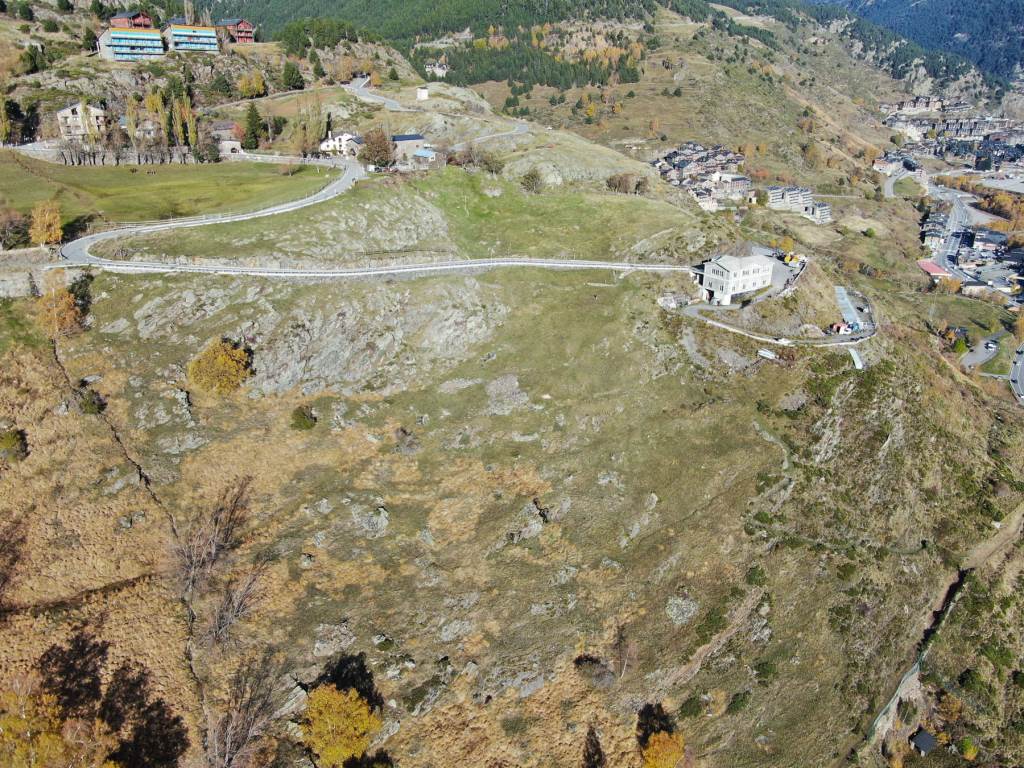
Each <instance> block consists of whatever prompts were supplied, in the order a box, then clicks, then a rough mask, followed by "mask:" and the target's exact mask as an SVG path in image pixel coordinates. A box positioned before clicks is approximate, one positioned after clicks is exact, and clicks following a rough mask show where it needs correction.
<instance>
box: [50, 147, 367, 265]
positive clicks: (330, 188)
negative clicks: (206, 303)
mask: <svg viewBox="0 0 1024 768" xmlns="http://www.w3.org/2000/svg"><path fill="white" fill-rule="evenodd" d="M344 168H345V171H344V173H342V175H341V176H340V177H339V178H337V179H335V180H334V181H332V182H331V183H330V184H328V185H327V186H326V187H324V188H323V189H321V190H320V191H319V192H315V193H313V194H312V195H309V196H308V197H304V198H301V199H299V200H292V201H290V202H287V203H280V204H278V205H272V206H270V207H268V208H262V209H260V210H258V211H249V212H247V213H222V214H211V215H207V216H193V217H191V218H187V219H168V220H167V221H161V222H154V223H152V224H142V225H134V226H128V227H119V228H117V229H108V230H105V231H103V232H96V233H94V234H91V235H86V236H85V237H80V238H78V239H77V240H72V241H71V242H69V243H65V244H64V245H63V246H61V249H60V255H61V258H62V259H64V261H65V262H70V263H71V264H76V265H82V266H97V267H101V268H103V269H113V268H114V267H117V266H123V265H124V264H126V263H127V262H123V261H116V260H111V259H102V258H100V257H98V256H93V255H92V253H91V252H90V248H91V247H92V246H94V245H96V244H97V243H102V242H106V241H108V240H117V239H119V238H122V237H129V236H134V235H144V234H148V233H150V232H164V231H167V230H169V229H185V228H191V227H202V226H205V225H207V224H229V223H231V222H235V221H248V220H250V219H259V218H262V217H264V216H274V215H276V214H279V213H288V212H290V211H297V210H299V209H300V208H305V207H307V206H310V205H316V204H317V203H322V202H325V201H327V200H330V199H332V198H334V197H337V196H338V195H340V194H342V193H344V192H347V191H348V190H349V189H351V188H352V185H353V184H355V183H356V182H357V181H359V180H360V179H362V178H365V177H366V171H364V170H363V167H362V166H361V165H360V164H359V163H357V162H356V161H354V160H352V161H347V162H345V163H344ZM58 266H66V265H58ZM163 266H164V270H163V271H165V272H186V271H195V270H189V269H188V268H186V267H184V266H181V265H176V264H165V265H163ZM151 271H156V270H151Z"/></svg>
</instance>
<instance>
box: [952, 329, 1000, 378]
mask: <svg viewBox="0 0 1024 768" xmlns="http://www.w3.org/2000/svg"><path fill="white" fill-rule="evenodd" d="M1007 333H1008V332H1007V331H1006V330H1000V331H999V332H998V333H994V334H992V335H991V336H986V337H985V338H984V339H982V340H981V341H979V342H978V343H977V344H975V345H974V347H972V348H971V350H970V351H969V352H967V353H966V354H964V356H963V357H961V358H960V366H961V367H962V368H963V369H964V370H966V371H973V370H974V369H975V368H980V367H981V366H983V365H984V364H985V363H987V362H988V361H989V360H991V359H992V358H993V357H995V356H996V355H998V354H999V340H1000V339H1001V338H1003V336H1006V335H1007ZM990 341H994V342H995V343H996V346H994V347H993V348H992V349H986V348H985V347H986V345H987V344H988V343H989V342H990Z"/></svg>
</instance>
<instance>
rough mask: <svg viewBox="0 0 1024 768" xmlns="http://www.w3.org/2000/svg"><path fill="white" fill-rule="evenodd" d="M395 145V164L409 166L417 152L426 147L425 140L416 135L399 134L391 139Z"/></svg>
mask: <svg viewBox="0 0 1024 768" xmlns="http://www.w3.org/2000/svg"><path fill="white" fill-rule="evenodd" d="M391 141H392V143H394V145H395V162H396V163H403V164H409V163H411V162H412V160H413V155H415V154H416V152H417V151H418V150H421V149H424V148H426V147H427V140H426V139H425V138H423V136H422V135H421V134H418V133H400V134H397V135H395V136H392V137H391Z"/></svg>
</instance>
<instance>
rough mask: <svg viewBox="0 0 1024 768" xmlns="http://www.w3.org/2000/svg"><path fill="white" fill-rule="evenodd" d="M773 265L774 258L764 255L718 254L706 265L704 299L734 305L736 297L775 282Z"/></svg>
mask: <svg viewBox="0 0 1024 768" xmlns="http://www.w3.org/2000/svg"><path fill="white" fill-rule="evenodd" d="M774 267H775V260H774V259H772V258H771V257H769V256H764V255H762V254H751V255H749V256H733V255H732V254H729V253H726V254H722V255H721V256H716V257H715V258H713V259H711V261H708V262H706V263H705V264H704V281H703V283H702V285H701V287H702V288H703V289H704V299H705V300H706V301H712V302H714V303H715V304H731V303H732V297H733V296H736V295H738V294H741V293H750V292H752V291H759V290H761V289H762V288H767V287H768V286H769V285H771V284H772V270H773V269H774Z"/></svg>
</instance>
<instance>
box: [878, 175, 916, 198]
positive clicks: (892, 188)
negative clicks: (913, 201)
mask: <svg viewBox="0 0 1024 768" xmlns="http://www.w3.org/2000/svg"><path fill="white" fill-rule="evenodd" d="M909 175H910V171H907V170H902V171H900V172H899V173H894V174H893V175H892V176H887V177H886V179H885V183H884V184H882V194H884V195H885V196H886V197H888V198H892V197H896V182H897V181H899V180H900V179H905V178H907V176H909Z"/></svg>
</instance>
